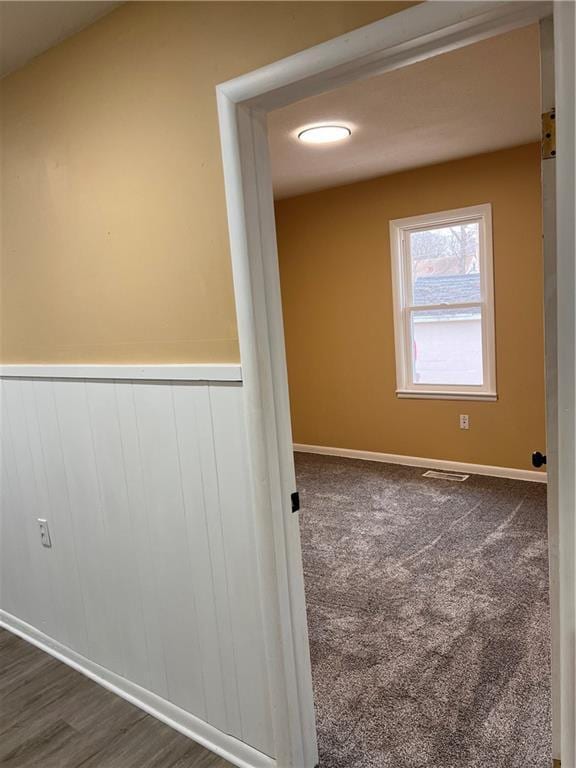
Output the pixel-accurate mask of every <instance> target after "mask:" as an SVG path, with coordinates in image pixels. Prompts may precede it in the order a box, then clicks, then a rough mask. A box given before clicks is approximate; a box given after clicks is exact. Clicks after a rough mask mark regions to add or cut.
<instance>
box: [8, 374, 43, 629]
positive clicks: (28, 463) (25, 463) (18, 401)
mask: <svg viewBox="0 0 576 768" xmlns="http://www.w3.org/2000/svg"><path fill="white" fill-rule="evenodd" d="M3 401H4V403H3V405H4V406H5V410H4V414H5V420H4V422H3V429H2V435H3V437H6V441H7V443H8V445H7V446H6V448H7V450H6V456H7V458H8V460H9V461H10V465H9V472H10V475H11V480H12V483H13V487H14V488H15V489H16V493H17V508H16V510H15V512H16V515H15V520H13V525H15V527H16V531H15V533H16V536H17V539H18V550H17V551H18V553H19V555H20V556H21V557H22V558H23V560H24V561H25V562H26V563H27V566H28V573H27V584H26V588H27V589H26V591H27V593H28V599H27V606H26V608H27V610H28V611H29V612H30V613H29V615H30V616H32V617H33V618H34V619H35V621H36V623H37V626H38V628H39V629H41V630H42V631H44V632H46V633H50V632H51V631H52V630H53V621H52V619H53V616H52V606H51V593H50V589H49V587H48V567H47V562H46V557H45V556H44V553H43V552H42V551H41V550H42V548H41V547H40V537H39V536H38V535H37V533H38V532H37V530H36V526H37V523H36V519H37V518H38V517H41V516H42V515H41V514H39V513H40V509H41V507H40V506H39V504H38V499H37V497H36V482H35V477H34V470H33V466H32V457H31V455H30V447H29V444H28V434H27V426H26V418H25V413H24V405H23V402H22V386H21V383H20V382H14V381H7V382H4V387H3ZM7 511H8V512H9V509H8V510H3V515H4V513H5V512H7ZM34 541H36V544H37V546H36V547H34ZM3 557H4V553H3ZM18 578H21V576H20V575H19V577H18Z"/></svg>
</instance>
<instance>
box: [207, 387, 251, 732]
mask: <svg viewBox="0 0 576 768" xmlns="http://www.w3.org/2000/svg"><path fill="white" fill-rule="evenodd" d="M198 395H199V396H198V407H197V409H196V423H197V427H198V439H199V442H200V444H201V445H202V446H203V450H202V451H201V455H200V468H201V472H202V483H203V487H204V499H205V504H206V510H207V519H206V522H207V528H208V539H209V541H210V556H211V559H212V574H213V578H214V588H215V591H216V593H217V594H218V596H219V599H218V601H217V603H216V608H217V621H218V637H219V639H220V644H221V659H222V673H223V676H224V697H225V703H226V717H227V720H228V725H229V728H231V729H232V732H233V733H242V725H241V720H240V699H239V695H238V671H237V665H236V659H235V655H234V635H233V628H232V618H231V615H230V599H229V592H228V578H227V564H226V553H225V550H224V537H223V529H222V517H221V510H220V494H219V491H218V469H217V466H216V454H215V451H214V436H213V428H212V411H211V403H210V393H209V390H208V388H205V389H203V390H202V391H201V392H199V393H198ZM241 577H242V575H241V574H238V578H241Z"/></svg>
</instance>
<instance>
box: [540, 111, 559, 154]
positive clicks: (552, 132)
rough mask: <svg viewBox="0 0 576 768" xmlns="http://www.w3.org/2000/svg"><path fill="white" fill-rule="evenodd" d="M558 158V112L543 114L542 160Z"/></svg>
mask: <svg viewBox="0 0 576 768" xmlns="http://www.w3.org/2000/svg"><path fill="white" fill-rule="evenodd" d="M552 157H556V110H555V109H551V110H550V111H549V112H544V113H543V114H542V159H543V160H549V159H550V158H552Z"/></svg>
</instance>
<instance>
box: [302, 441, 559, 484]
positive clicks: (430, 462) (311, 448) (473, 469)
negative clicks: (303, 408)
mask: <svg viewBox="0 0 576 768" xmlns="http://www.w3.org/2000/svg"><path fill="white" fill-rule="evenodd" d="M294 450H295V451H296V452H297V453H319V454H322V455H324V456H343V457H344V458H348V459H362V460H364V461H380V462H383V463H385V464H404V465H405V466H408V467H426V469H444V470H447V471H452V472H465V473H466V474H470V475H487V476H488V477H507V478H509V479H510V480H528V481H529V482H532V483H545V482H547V475H546V472H537V471H536V470H533V469H514V468H512V467H491V466H489V465H487V464H465V463H464V462H461V461H446V460H444V459H422V458H420V457H419V456H401V455H399V454H396V453H376V452H373V451H357V450H354V449H353V448H331V447H328V446H324V445H302V444H301V443H294Z"/></svg>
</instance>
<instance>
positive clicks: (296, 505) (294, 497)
mask: <svg viewBox="0 0 576 768" xmlns="http://www.w3.org/2000/svg"><path fill="white" fill-rule="evenodd" d="M290 501H291V502H292V512H298V510H299V509H300V494H299V493H298V491H294V493H291V494H290Z"/></svg>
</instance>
